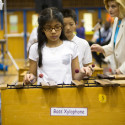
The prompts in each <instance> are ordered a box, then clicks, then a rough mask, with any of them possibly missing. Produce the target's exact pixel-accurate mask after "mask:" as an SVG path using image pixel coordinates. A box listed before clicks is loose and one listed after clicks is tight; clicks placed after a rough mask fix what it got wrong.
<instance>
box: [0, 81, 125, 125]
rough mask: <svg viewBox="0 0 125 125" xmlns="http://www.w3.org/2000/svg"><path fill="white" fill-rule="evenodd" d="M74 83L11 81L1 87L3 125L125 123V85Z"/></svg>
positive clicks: (91, 82)
mask: <svg viewBox="0 0 125 125" xmlns="http://www.w3.org/2000/svg"><path fill="white" fill-rule="evenodd" d="M99 80H100V79H99ZM104 81H105V79H104ZM73 82H74V83H75V85H74V84H71V85H64V84H59V85H57V86H56V87H54V88H51V87H49V88H47V89H45V88H44V87H43V86H42V85H25V84H23V83H19V84H18V83H16V84H13V85H8V84H7V85H6V87H4V89H2V90H1V102H2V103H1V104H2V105H1V114H2V125H34V124H35V125H41V124H44V125H57V124H59V125H67V124H68V125H77V124H79V125H84V124H85V125H91V124H94V125H124V123H125V101H124V100H125V87H122V86H117V87H114V86H108V87H102V86H103V85H104V84H107V83H106V82H108V81H105V83H104V84H100V82H99V81H98V82H99V84H98V83H96V82H95V81H94V80H87V81H83V83H84V85H79V84H81V83H79V82H78V81H73ZM81 82H82V81H81ZM124 83H125V82H124ZM76 84H77V85H76ZM108 84H109V83H108ZM110 84H112V82H111V83H110ZM120 85H121V84H120ZM17 86H18V87H17ZM78 86H79V87H78ZM42 87H43V88H42ZM1 88H2V86H1Z"/></svg>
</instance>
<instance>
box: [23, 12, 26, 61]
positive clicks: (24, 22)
mask: <svg viewBox="0 0 125 125" xmlns="http://www.w3.org/2000/svg"><path fill="white" fill-rule="evenodd" d="M23 24H24V56H25V59H27V18H26V10H24V11H23Z"/></svg>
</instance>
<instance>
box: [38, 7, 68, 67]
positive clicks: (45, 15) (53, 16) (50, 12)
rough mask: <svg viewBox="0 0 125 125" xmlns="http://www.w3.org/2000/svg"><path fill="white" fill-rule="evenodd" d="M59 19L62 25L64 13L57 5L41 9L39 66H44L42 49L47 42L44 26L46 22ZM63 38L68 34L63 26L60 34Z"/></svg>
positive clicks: (39, 21)
mask: <svg viewBox="0 0 125 125" xmlns="http://www.w3.org/2000/svg"><path fill="white" fill-rule="evenodd" d="M52 20H57V21H59V22H60V23H61V24H62V26H63V25H64V24H63V15H62V13H61V12H60V11H59V10H58V9H57V8H55V7H50V8H46V9H44V10H42V11H41V13H40V15H39V18H38V24H39V26H38V54H39V61H38V66H39V67H41V66H42V49H43V47H44V44H45V43H46V42H47V37H46V35H45V33H44V32H43V29H44V26H45V25H46V23H48V22H50V21H52ZM60 39H61V40H67V38H66V36H65V35H64V30H63V28H62V32H61V35H60Z"/></svg>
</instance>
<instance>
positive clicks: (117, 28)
mask: <svg viewBox="0 0 125 125" xmlns="http://www.w3.org/2000/svg"><path fill="white" fill-rule="evenodd" d="M120 24H121V20H119V21H118V24H117V27H116V30H115V36H114V45H115V44H116V39H117V36H118V32H119V27H120Z"/></svg>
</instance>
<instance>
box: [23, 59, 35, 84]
mask: <svg viewBox="0 0 125 125" xmlns="http://www.w3.org/2000/svg"><path fill="white" fill-rule="evenodd" d="M29 62H30V67H29V73H27V74H26V75H25V76H24V83H25V84H32V83H35V82H36V80H37V62H36V61H33V60H29Z"/></svg>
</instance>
